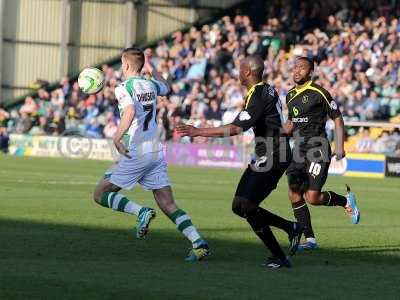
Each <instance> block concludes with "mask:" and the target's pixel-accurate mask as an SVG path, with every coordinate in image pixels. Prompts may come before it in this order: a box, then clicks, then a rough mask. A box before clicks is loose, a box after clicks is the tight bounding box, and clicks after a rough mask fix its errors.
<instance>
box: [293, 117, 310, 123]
mask: <svg viewBox="0 0 400 300" xmlns="http://www.w3.org/2000/svg"><path fill="white" fill-rule="evenodd" d="M292 121H293V122H294V123H308V117H303V118H293V119H292Z"/></svg>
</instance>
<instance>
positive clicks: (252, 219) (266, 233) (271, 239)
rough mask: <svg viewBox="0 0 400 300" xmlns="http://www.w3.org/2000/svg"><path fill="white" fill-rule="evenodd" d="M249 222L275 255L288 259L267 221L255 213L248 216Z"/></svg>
mask: <svg viewBox="0 0 400 300" xmlns="http://www.w3.org/2000/svg"><path fill="white" fill-rule="evenodd" d="M247 222H248V223H249V224H250V226H251V228H252V229H253V231H254V232H255V234H256V235H257V236H258V237H259V238H260V240H261V241H262V242H263V243H264V245H265V246H266V247H267V248H268V249H269V250H270V251H271V254H272V256H273V257H276V258H279V259H286V255H285V253H284V252H283V250H282V248H281V246H280V245H279V243H278V241H277V240H276V238H275V236H274V234H273V233H272V230H271V228H270V227H269V226H268V225H267V224H266V223H265V222H262V220H260V218H258V217H256V216H255V215H254V214H253V215H252V216H249V217H247Z"/></svg>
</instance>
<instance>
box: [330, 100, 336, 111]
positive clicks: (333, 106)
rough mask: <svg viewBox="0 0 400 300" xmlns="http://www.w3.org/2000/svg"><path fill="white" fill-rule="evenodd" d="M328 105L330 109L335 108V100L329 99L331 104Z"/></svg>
mask: <svg viewBox="0 0 400 300" xmlns="http://www.w3.org/2000/svg"><path fill="white" fill-rule="evenodd" d="M329 106H330V107H331V109H333V110H337V104H336V102H335V101H333V100H332V101H331V104H329Z"/></svg>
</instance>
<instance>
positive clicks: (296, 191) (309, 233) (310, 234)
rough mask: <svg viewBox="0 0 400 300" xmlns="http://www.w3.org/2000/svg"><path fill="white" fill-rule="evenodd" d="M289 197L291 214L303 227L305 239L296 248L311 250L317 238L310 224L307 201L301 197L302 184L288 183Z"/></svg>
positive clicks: (315, 246) (316, 245)
mask: <svg viewBox="0 0 400 300" xmlns="http://www.w3.org/2000/svg"><path fill="white" fill-rule="evenodd" d="M289 199H290V202H291V203H292V208H293V214H294V216H295V218H296V220H297V222H299V223H300V224H301V225H302V226H303V229H304V237H305V238H306V241H305V242H304V243H301V244H300V245H299V248H298V250H299V251H302V250H311V249H316V248H318V244H317V240H316V239H315V234H314V231H313V228H312V225H311V215H310V211H309V209H308V206H307V203H306V201H305V200H304V198H303V193H302V186H300V185H298V184H292V185H289Z"/></svg>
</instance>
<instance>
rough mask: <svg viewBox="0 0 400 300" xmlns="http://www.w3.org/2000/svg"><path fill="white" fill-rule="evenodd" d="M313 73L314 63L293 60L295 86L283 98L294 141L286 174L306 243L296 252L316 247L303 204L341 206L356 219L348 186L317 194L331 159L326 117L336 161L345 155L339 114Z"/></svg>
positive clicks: (286, 128) (305, 205) (355, 209)
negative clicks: (343, 190) (332, 131)
mask: <svg viewBox="0 0 400 300" xmlns="http://www.w3.org/2000/svg"><path fill="white" fill-rule="evenodd" d="M313 70H314V62H313V61H312V60H310V59H309V58H307V57H299V58H297V59H296V61H295V66H294V69H293V80H294V82H295V84H296V86H295V87H293V88H292V89H290V90H289V92H288V94H287V97H286V105H287V107H288V117H289V120H288V121H287V123H285V124H284V126H283V127H284V128H285V130H286V132H287V133H288V134H291V133H293V136H294V141H295V143H294V144H295V145H294V149H293V155H292V162H291V163H290V165H289V167H288V169H287V171H286V174H287V177H288V183H289V198H290V200H291V202H292V207H293V212H294V215H295V217H296V219H297V221H298V222H299V223H300V224H301V225H302V226H303V228H304V236H305V237H306V242H305V243H302V244H300V246H299V250H308V249H315V248H317V247H318V246H317V242H316V239H315V235H314V232H313V229H312V226H311V217H310V213H309V210H308V207H307V204H306V202H305V201H307V202H308V203H310V204H312V205H325V206H342V207H344V208H345V209H346V211H347V213H348V214H349V216H350V217H351V219H352V223H353V224H357V223H358V222H359V220H360V211H359V209H358V207H357V204H356V200H355V196H354V194H353V193H352V192H350V188H349V187H348V186H347V191H348V193H347V195H346V196H342V195H339V194H337V193H335V192H333V191H323V192H322V191H321V189H322V187H323V186H324V184H325V182H326V179H327V177H328V169H329V165H330V162H331V156H332V153H331V148H330V144H329V141H328V139H327V137H326V132H325V124H326V120H327V118H328V117H329V118H331V119H332V120H333V121H334V123H335V132H336V146H335V152H336V153H335V155H336V159H337V160H340V159H342V158H343V157H344V156H345V153H344V124H343V118H342V114H341V112H340V110H339V109H338V106H337V104H336V102H335V101H334V100H333V98H332V96H331V95H330V94H329V92H328V91H327V90H325V89H324V88H323V87H321V86H319V85H318V84H315V83H314V82H313V80H311V75H312V72H313Z"/></svg>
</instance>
